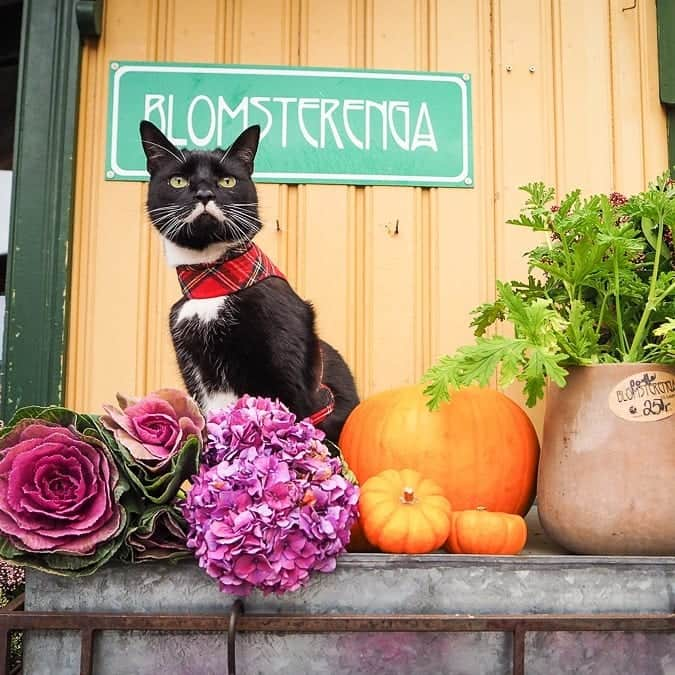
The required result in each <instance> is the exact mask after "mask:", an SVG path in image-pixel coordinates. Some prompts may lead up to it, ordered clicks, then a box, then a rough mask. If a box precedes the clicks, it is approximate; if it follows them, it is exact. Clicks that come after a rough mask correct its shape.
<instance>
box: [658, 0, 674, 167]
mask: <svg viewBox="0 0 675 675" xmlns="http://www.w3.org/2000/svg"><path fill="white" fill-rule="evenodd" d="M656 21H657V34H658V42H659V90H660V93H661V102H662V103H663V105H665V106H666V114H667V115H668V167H669V168H670V169H671V171H672V170H673V167H675V0H657V2H656Z"/></svg>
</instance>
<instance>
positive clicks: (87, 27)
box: [75, 0, 103, 38]
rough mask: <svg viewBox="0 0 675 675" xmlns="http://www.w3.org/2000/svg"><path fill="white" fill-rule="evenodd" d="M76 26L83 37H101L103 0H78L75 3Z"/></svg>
mask: <svg viewBox="0 0 675 675" xmlns="http://www.w3.org/2000/svg"><path fill="white" fill-rule="evenodd" d="M75 14H76V16H77V27H78V28H79V29H80V35H81V36H82V37H83V38H87V37H95V38H97V37H101V29H102V26H103V0H78V2H77V4H76V5H75Z"/></svg>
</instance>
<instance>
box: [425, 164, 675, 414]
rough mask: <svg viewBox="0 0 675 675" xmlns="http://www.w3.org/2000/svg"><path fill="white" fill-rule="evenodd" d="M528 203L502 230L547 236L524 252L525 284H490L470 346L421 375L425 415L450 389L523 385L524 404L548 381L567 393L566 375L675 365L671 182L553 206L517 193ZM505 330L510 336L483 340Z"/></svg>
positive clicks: (575, 197)
mask: <svg viewBox="0 0 675 675" xmlns="http://www.w3.org/2000/svg"><path fill="white" fill-rule="evenodd" d="M521 189H522V190H523V191H524V192H526V193H527V195H528V199H527V201H526V203H525V208H524V209H523V211H522V212H521V215H520V217H519V218H518V219H516V220H510V221H508V222H509V223H511V224H513V225H518V226H520V227H527V228H529V229H531V230H534V231H535V232H541V233H542V234H544V235H545V237H546V241H545V243H543V244H542V245H540V246H537V247H536V248H534V249H533V250H531V251H529V252H528V253H527V257H528V262H529V274H528V279H527V282H526V283H523V282H519V281H510V282H508V283H502V282H498V283H497V294H496V299H495V300H494V302H489V303H485V304H483V305H481V306H479V307H478V308H476V309H475V310H474V312H473V316H474V319H473V321H472V323H471V325H472V326H473V327H474V328H475V335H476V341H475V343H474V344H471V345H467V346H464V347H461V348H460V349H458V350H457V352H456V353H455V354H453V355H448V356H444V357H442V358H441V359H440V360H439V362H438V363H437V364H436V365H434V366H432V367H431V368H430V369H429V370H428V371H427V373H426V374H425V376H424V379H425V381H426V382H427V384H428V386H427V388H426V390H425V391H426V393H427V395H428V396H429V399H430V400H429V407H430V408H436V407H438V405H439V404H440V403H441V402H442V401H444V400H447V399H448V398H449V396H450V392H449V389H454V388H459V387H463V386H468V385H470V384H473V383H478V384H479V385H481V386H486V385H487V384H488V383H489V381H490V379H491V378H492V376H493V375H494V374H495V373H496V372H497V371H499V384H500V386H502V387H505V386H508V385H509V384H511V383H512V382H513V381H515V380H518V381H519V382H522V383H523V388H524V392H525V394H526V396H527V405H528V406H533V405H534V404H535V403H536V402H537V401H538V400H539V399H541V398H542V397H543V395H544V388H545V385H546V382H547V381H553V382H555V383H556V384H558V385H559V386H564V385H565V378H566V376H567V370H566V367H567V366H572V365H592V364H598V363H618V362H641V361H649V362H653V363H675V245H674V244H673V230H674V229H675V183H674V181H673V180H671V179H670V178H669V175H668V174H664V175H663V176H661V177H660V178H659V179H658V180H657V181H656V183H655V184H652V185H650V186H649V188H648V189H647V190H646V191H644V192H641V193H639V194H637V195H635V196H633V197H630V198H628V199H626V198H625V197H624V196H623V195H620V194H618V193H616V192H614V193H612V194H610V195H594V196H591V197H589V198H587V199H583V198H582V197H581V192H580V191H579V190H575V191H574V192H572V193H570V194H568V195H567V196H566V197H565V198H564V199H563V200H562V201H561V202H560V204H559V205H556V204H554V205H551V203H552V202H553V201H554V198H555V191H554V190H553V189H552V188H549V187H546V186H545V185H544V184H543V183H531V184H529V185H526V186H524V187H523V188H521ZM501 322H505V323H508V324H510V325H511V326H512V334H511V336H507V335H501V334H494V333H492V334H488V329H490V328H491V327H492V326H493V325H495V324H498V323H501Z"/></svg>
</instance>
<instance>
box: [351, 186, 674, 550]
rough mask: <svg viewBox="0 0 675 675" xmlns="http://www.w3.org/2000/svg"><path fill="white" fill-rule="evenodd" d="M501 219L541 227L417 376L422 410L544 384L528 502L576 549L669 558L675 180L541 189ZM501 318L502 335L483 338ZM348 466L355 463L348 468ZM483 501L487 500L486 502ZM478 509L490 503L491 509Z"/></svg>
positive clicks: (530, 393)
mask: <svg viewBox="0 0 675 675" xmlns="http://www.w3.org/2000/svg"><path fill="white" fill-rule="evenodd" d="M523 190H524V191H525V192H526V193H527V195H528V198H527V201H526V204H525V208H524V210H523V211H522V213H521V215H520V217H519V218H518V219H516V220H513V221H510V222H511V223H513V224H515V225H518V226H521V227H527V228H529V229H531V230H533V231H535V232H537V233H540V234H541V235H542V238H543V239H544V241H543V243H542V244H541V245H539V246H537V247H535V248H534V249H533V250H531V251H529V253H527V259H528V263H529V271H530V273H529V276H528V279H527V280H526V281H511V282H508V283H498V284H497V295H496V298H495V300H494V301H493V302H490V303H486V304H484V305H481V306H480V307H478V308H477V309H476V310H475V312H474V320H473V323H472V325H473V326H474V328H475V332H476V340H475V342H474V343H473V344H470V345H466V346H464V347H461V348H460V349H458V350H457V352H455V353H454V354H452V355H448V356H445V357H442V358H441V359H440V360H439V362H438V363H437V364H436V365H434V366H433V367H432V368H431V369H430V370H429V371H428V372H427V374H426V377H425V379H426V383H427V388H426V394H427V395H428V397H429V406H430V407H431V408H432V409H435V408H438V407H439V406H442V405H445V401H447V400H448V399H449V398H452V399H454V398H455V397H456V396H457V394H455V393H454V392H455V391H456V390H457V389H459V388H461V387H466V386H469V385H471V384H476V383H477V384H480V385H487V384H488V382H489V381H490V379H491V378H492V377H493V376H494V375H498V380H499V384H500V386H507V385H509V384H511V383H513V382H514V381H518V382H520V383H522V385H523V390H524V393H525V395H526V397H527V404H528V405H530V406H532V405H534V404H535V403H536V402H537V401H539V400H540V399H542V398H543V396H544V391H545V388H546V387H547V386H548V398H547V406H546V416H545V422H544V437H543V442H542V455H541V461H540V465H539V480H538V507H539V515H540V519H541V521H542V525H543V526H544V529H545V530H546V532H547V534H548V535H549V536H550V537H551V538H552V539H553V540H554V541H556V542H557V543H559V544H561V545H562V546H564V547H566V548H568V549H570V550H572V551H575V552H578V553H594V554H673V553H675V500H673V498H672V486H673V485H674V484H675V441H674V440H673V439H675V245H674V244H673V229H674V228H675V183H674V182H673V181H672V180H671V179H670V178H669V176H668V175H667V174H666V175H664V176H661V177H660V178H659V179H658V180H657V181H656V182H655V183H654V184H651V185H650V186H649V188H648V189H647V190H645V191H643V192H640V193H638V194H635V195H633V196H631V197H628V198H626V197H624V196H623V195H620V194H618V193H612V194H610V195H602V194H601V195H593V196H591V197H588V198H585V199H584V198H582V197H581V194H580V191H579V190H575V191H574V192H572V193H570V194H569V195H567V196H565V197H564V198H563V199H562V200H561V201H560V203H559V204H555V203H554V201H555V193H554V190H553V189H552V188H548V187H546V186H545V185H543V184H542V183H533V184H530V185H527V186H525V187H524V188H523ZM501 323H505V324H508V325H509V327H510V331H509V332H508V333H507V334H499V333H494V332H491V333H488V329H489V328H490V327H492V326H493V325H495V324H497V325H499V324H501ZM357 474H358V471H357ZM486 505H487V504H486ZM490 507H491V508H494V507H492V506H491V505H490Z"/></svg>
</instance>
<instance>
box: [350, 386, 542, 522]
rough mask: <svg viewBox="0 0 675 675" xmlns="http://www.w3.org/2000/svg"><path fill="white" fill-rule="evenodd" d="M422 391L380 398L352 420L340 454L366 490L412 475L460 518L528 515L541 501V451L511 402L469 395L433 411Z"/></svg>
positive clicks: (494, 395)
mask: <svg viewBox="0 0 675 675" xmlns="http://www.w3.org/2000/svg"><path fill="white" fill-rule="evenodd" d="M427 400H428V399H427V397H426V396H425V395H424V393H423V387H422V386H421V385H414V386H409V387H403V388H400V389H393V390H389V391H385V392H382V393H380V394H376V395H375V396H372V397H370V398H368V399H366V400H364V401H362V402H361V403H360V404H359V405H358V406H357V407H356V408H355V409H354V410H353V411H352V413H351V415H350V416H349V417H348V418H347V421H346V423H345V425H344V427H343V430H342V434H341V436H340V448H341V450H342V452H343V454H344V457H345V459H346V461H347V463H348V464H349V466H350V468H351V469H352V471H353V472H354V473H355V474H356V477H357V478H358V480H359V482H360V483H364V482H365V481H367V480H368V479H369V478H370V477H371V476H374V475H376V474H378V473H380V472H381V471H384V470H385V469H404V468H408V467H411V468H413V469H415V470H416V471H419V472H420V473H422V474H423V475H425V476H429V477H431V478H432V479H433V480H434V481H436V482H437V483H438V484H439V485H440V486H441V487H442V488H443V491H444V493H445V496H446V497H447V498H448V499H449V500H450V503H451V504H452V508H453V509H456V510H458V511H463V510H465V509H474V508H476V507H477V506H484V507H486V508H487V509H488V510H490V511H503V512H504V513H517V514H520V515H524V514H525V513H526V512H527V511H528V509H529V508H530V506H531V505H532V500H533V499H534V493H535V485H536V477H537V462H538V459H539V443H538V441H537V434H536V432H535V430H534V427H533V426H532V423H531V422H530V419H529V418H528V416H527V415H526V414H525V411H524V410H522V409H521V408H520V407H519V406H518V405H516V404H515V403H514V402H513V401H512V400H511V399H510V398H508V396H505V395H504V394H501V393H500V392H498V391H495V390H493V389H481V388H478V387H470V388H468V389H462V390H461V391H458V392H454V393H453V395H452V399H451V401H450V402H449V403H443V404H441V407H440V409H439V410H437V411H434V412H431V411H429V410H428V408H427V407H426V406H427Z"/></svg>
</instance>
